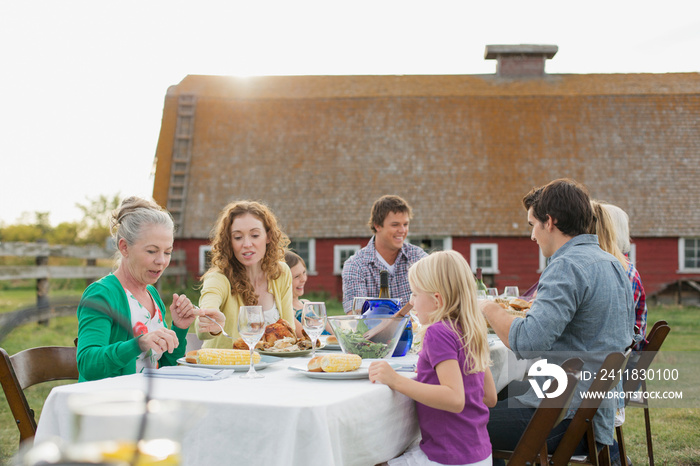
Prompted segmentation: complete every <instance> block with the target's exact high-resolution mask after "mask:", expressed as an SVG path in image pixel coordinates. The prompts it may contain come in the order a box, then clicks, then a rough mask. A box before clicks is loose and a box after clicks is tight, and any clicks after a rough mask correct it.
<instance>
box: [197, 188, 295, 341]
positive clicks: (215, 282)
mask: <svg viewBox="0 0 700 466" xmlns="http://www.w3.org/2000/svg"><path fill="white" fill-rule="evenodd" d="M288 244H289V238H287V235H285V234H284V233H283V232H282V231H281V230H280V228H279V227H278V226H277V219H276V218H275V215H274V214H273V213H272V211H270V209H269V208H268V207H267V206H265V205H263V204H261V203H258V202H254V201H236V202H232V203H231V204H229V205H227V206H226V207H225V208H224V210H223V211H222V212H221V214H220V215H219V219H218V220H217V223H216V226H215V227H214V229H213V231H212V238H211V246H212V249H211V252H212V260H211V268H210V269H209V270H208V271H207V272H206V273H205V274H204V276H203V277H202V293H201V297H200V299H199V306H200V307H201V308H202V309H219V310H220V311H221V312H222V314H223V318H224V319H225V321H224V322H221V323H222V325H223V327H224V329H225V330H226V332H227V333H228V334H229V335H231V336H232V337H234V338H239V334H238V328H237V327H238V312H239V309H240V307H241V306H256V305H257V306H262V309H263V312H264V314H265V323H266V324H267V325H269V324H271V323H274V322H276V321H277V320H279V319H280V318H282V319H284V320H286V321H287V322H288V323H289V324H290V325H291V326H292V328H296V329H298V327H297V326H296V325H295V321H296V319H295V318H294V311H293V310H292V274H291V272H290V270H289V266H287V264H286V263H285V262H284V248H285V246H287V245H288ZM196 328H197V336H198V337H199V338H200V339H201V340H205V341H204V344H203V347H205V348H231V340H229V339H228V338H225V337H223V336H220V335H219V334H220V332H221V329H219V327H218V326H216V324H214V323H212V322H210V321H209V320H208V319H201V320H200V319H197V325H196ZM297 336H300V334H299V329H298V331H297Z"/></svg>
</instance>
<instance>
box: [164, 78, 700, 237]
mask: <svg viewBox="0 0 700 466" xmlns="http://www.w3.org/2000/svg"><path fill="white" fill-rule="evenodd" d="M698 122H700V73H674V74H588V75H551V74H549V75H544V76H538V77H519V78H514V77H503V76H496V75H438V76H267V77H251V78H234V77H223V76H187V77H186V78H185V79H183V80H182V82H180V83H179V84H177V85H175V86H171V87H170V88H169V89H168V92H167V95H166V98H165V106H164V113H163V125H162V128H161V134H160V139H159V143H158V149H157V154H156V155H157V165H156V180H155V185H154V197H155V199H156V200H157V201H158V202H159V203H161V204H163V205H166V204H167V205H168V206H169V208H171V210H177V209H180V212H181V213H182V216H181V217H180V218H179V220H180V222H181V225H180V230H179V236H181V237H197V238H205V237H207V236H208V234H209V231H210V229H211V227H212V224H213V222H214V221H215V219H216V216H217V214H218V212H219V211H220V210H221V208H222V207H223V206H224V205H225V204H226V203H228V202H230V201H231V200H235V199H255V200H262V201H264V202H265V203H267V204H268V205H269V206H270V207H271V208H272V209H273V211H274V212H275V213H276V214H277V216H278V217H279V219H280V222H281V224H282V226H283V228H284V229H285V231H286V232H287V233H288V234H289V235H290V236H291V237H297V238H303V237H313V238H324V237H325V238H339V237H356V236H368V235H369V234H370V232H369V229H368V228H367V226H366V222H367V219H368V216H369V210H370V206H371V205H372V202H373V201H374V200H375V199H376V198H378V197H379V196H381V195H383V194H398V195H401V196H403V197H404V198H406V199H407V200H408V201H409V202H410V203H411V205H412V206H413V209H414V214H415V216H414V219H413V221H412V223H411V234H412V235H421V236H422V235H431V236H439V235H450V236H527V235H529V228H528V225H527V221H526V215H525V212H524V209H523V208H522V205H521V199H522V196H523V195H524V194H525V193H527V192H528V191H529V190H530V189H531V188H532V187H533V186H538V185H541V184H544V183H546V182H548V181H550V180H552V179H555V178H560V177H571V178H574V179H576V180H578V181H580V182H582V183H584V184H585V185H586V186H587V187H588V188H589V190H590V192H591V195H592V197H594V198H597V199H602V200H606V201H609V202H612V203H614V204H617V205H619V206H620V207H622V208H623V209H625V210H626V211H627V212H628V214H629V215H630V221H631V230H632V235H633V236H634V237H663V236H674V237H675V236H698V235H700V189H698V188H699V187H700V183H699V182H698V179H699V178H700V163H699V162H700V125H698ZM176 134H177V135H176ZM178 174H180V177H179V178H178V176H179V175H178ZM177 183H180V184H181V186H180V185H178V186H176V184H177ZM178 196H179V197H178Z"/></svg>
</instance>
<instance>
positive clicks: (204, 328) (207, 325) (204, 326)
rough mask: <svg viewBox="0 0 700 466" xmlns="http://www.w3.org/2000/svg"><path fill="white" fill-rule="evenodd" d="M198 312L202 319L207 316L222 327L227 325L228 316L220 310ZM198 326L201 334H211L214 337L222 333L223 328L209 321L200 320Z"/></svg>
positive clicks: (199, 310) (198, 310) (201, 310)
mask: <svg viewBox="0 0 700 466" xmlns="http://www.w3.org/2000/svg"><path fill="white" fill-rule="evenodd" d="M196 312H197V315H198V316H200V317H202V316H206V317H209V318H211V319H214V320H215V321H216V322H218V323H219V325H221V327H223V326H224V324H225V323H226V316H225V315H224V314H223V312H221V311H220V310H218V309H197V310H196ZM197 326H198V328H197V331H198V332H200V333H206V332H209V333H211V334H212V335H218V334H220V333H221V328H220V327H219V326H218V325H216V324H215V323H214V322H212V321H211V320H209V319H199V321H198V324H197Z"/></svg>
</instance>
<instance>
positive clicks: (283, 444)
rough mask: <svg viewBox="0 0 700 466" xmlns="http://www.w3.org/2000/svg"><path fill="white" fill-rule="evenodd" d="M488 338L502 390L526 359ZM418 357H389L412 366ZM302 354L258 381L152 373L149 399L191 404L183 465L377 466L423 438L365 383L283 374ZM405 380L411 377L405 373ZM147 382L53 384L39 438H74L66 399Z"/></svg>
mask: <svg viewBox="0 0 700 466" xmlns="http://www.w3.org/2000/svg"><path fill="white" fill-rule="evenodd" d="M494 337H495V336H490V338H489V340H490V342H489V343H490V348H491V358H492V360H493V362H494V365H493V366H492V368H491V370H492V373H493V376H494V379H495V381H496V388H497V390H498V391H500V390H501V389H502V388H503V387H505V386H506V385H507V384H508V383H509V382H511V381H513V380H516V379H522V377H523V375H524V374H525V373H526V372H527V369H528V367H529V365H530V364H531V361H518V360H516V359H515V355H514V354H513V352H512V351H510V350H509V349H507V348H506V347H505V345H504V344H503V343H502V342H501V341H500V340H498V339H497V338H494ZM416 360H417V356H416V355H409V356H406V357H404V358H391V359H390V361H391V362H397V363H414V362H415V361H416ZM307 362H308V358H284V359H282V361H280V362H279V363H276V364H274V365H272V366H269V367H267V368H265V369H264V370H261V371H260V373H261V374H263V375H264V376H265V378H262V379H255V380H246V379H241V378H240V377H239V376H240V373H238V372H237V373H234V374H233V375H232V376H231V377H229V378H226V379H222V380H215V381H200V380H180V379H165V378H153V379H150V380H151V382H152V383H153V385H152V398H155V399H164V400H171V399H173V400H181V401H186V402H194V403H196V405H197V406H198V409H199V410H201V412H202V414H203V416H202V418H201V419H198V420H194V421H192V424H191V426H190V429H189V430H188V432H187V434H186V435H185V442H184V444H183V451H182V455H183V464H185V465H204V464H231V463H232V462H234V461H235V462H236V463H239V464H250V465H254V464H266V465H280V466H282V465H290V464H291V465H296V464H299V465H304V466H314V465H324V466H327V465H363V466H367V465H374V464H377V463H381V462H383V461H387V460H388V459H390V458H393V457H395V456H397V455H398V454H400V453H401V452H402V451H403V450H404V449H405V448H406V447H407V446H408V445H409V444H410V443H411V442H412V441H413V440H414V439H415V438H416V437H417V436H418V434H419V430H418V423H417V419H416V415H415V404H414V402H413V401H412V400H411V399H409V398H407V397H406V396H404V395H402V394H400V393H398V392H394V391H393V390H391V389H389V388H388V387H386V386H384V385H381V384H372V383H370V382H369V380H368V379H359V380H319V379H312V378H308V377H306V376H305V375H303V374H300V373H297V372H295V371H292V370H289V369H288V367H289V366H291V365H296V366H299V365H301V366H305V365H306V363H307ZM402 374H403V375H405V376H407V377H413V376H414V375H413V374H411V373H407V372H402ZM147 383H148V379H147V378H146V377H145V376H143V375H141V374H135V375H129V376H123V377H115V378H110V379H104V380H99V381H95V382H85V383H79V384H72V385H65V386H61V387H56V388H54V389H53V390H52V391H51V393H50V394H49V397H48V398H47V399H46V402H45V404H44V408H43V411H42V413H41V418H40V420H39V425H38V429H37V434H36V437H35V444H38V443H39V442H41V441H42V440H48V439H50V438H51V437H54V436H57V437H60V438H62V439H64V440H68V439H70V437H71V429H72V415H71V413H70V411H69V408H68V399H69V397H71V396H72V395H75V394H80V393H90V392H94V391H97V390H128V389H138V390H145V388H146V387H147Z"/></svg>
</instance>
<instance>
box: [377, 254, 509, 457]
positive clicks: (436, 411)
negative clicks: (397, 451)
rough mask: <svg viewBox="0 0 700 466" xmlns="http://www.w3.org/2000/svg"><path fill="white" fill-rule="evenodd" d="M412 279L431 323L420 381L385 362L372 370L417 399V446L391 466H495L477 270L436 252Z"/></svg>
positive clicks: (492, 396) (416, 299)
mask: <svg viewBox="0 0 700 466" xmlns="http://www.w3.org/2000/svg"><path fill="white" fill-rule="evenodd" d="M408 281H409V283H410V285H411V291H412V294H411V304H413V307H414V309H415V312H416V314H417V315H418V319H419V320H420V323H421V324H423V325H429V327H428V328H427V330H426V332H425V336H424V339H423V348H422V350H421V352H420V354H419V356H418V366H417V372H418V374H417V376H416V379H415V380H412V379H409V378H406V377H404V376H402V375H399V374H397V373H396V371H394V370H393V369H392V368H391V366H389V364H388V363H387V362H385V361H377V362H373V363H372V364H371V365H370V368H369V378H370V380H371V381H372V382H373V383H375V382H380V383H383V384H385V385H388V386H389V387H390V388H392V389H393V390H396V391H398V392H400V393H403V394H404V395H406V396H408V397H410V398H412V399H414V400H416V411H417V413H418V424H419V426H420V430H421V440H420V444H417V445H414V446H412V447H410V448H409V449H408V450H407V451H406V452H405V453H404V454H403V455H402V456H400V457H398V458H395V459H393V460H390V461H389V465H392V466H393V465H408V464H411V465H414V464H415V465H436V464H437V465H440V464H449V465H479V466H482V465H484V466H486V465H490V464H491V442H490V441H489V435H488V431H487V430H486V425H487V423H488V420H489V410H488V407H489V406H494V405H495V404H496V401H497V394H496V386H495V384H494V381H493V377H492V375H491V370H490V369H489V362H490V356H489V345H488V341H487V336H486V335H487V332H486V320H485V319H484V317H483V315H482V314H481V312H480V311H479V309H478V307H477V304H476V283H475V281H474V275H473V274H472V272H471V270H470V268H469V264H468V263H467V261H466V260H465V259H464V257H463V256H462V255H461V254H460V253H458V252H456V251H439V252H435V253H433V254H431V255H429V256H428V257H425V258H423V259H421V260H419V261H418V262H416V263H415V264H413V265H412V266H411V268H410V269H409V271H408Z"/></svg>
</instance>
